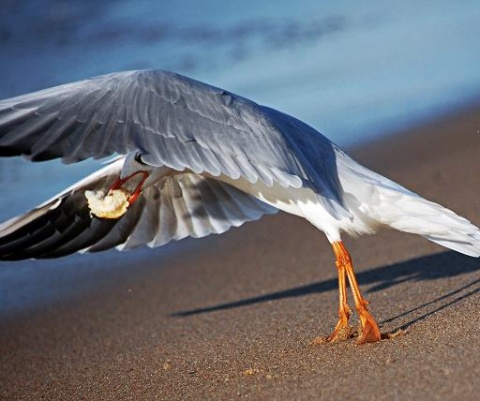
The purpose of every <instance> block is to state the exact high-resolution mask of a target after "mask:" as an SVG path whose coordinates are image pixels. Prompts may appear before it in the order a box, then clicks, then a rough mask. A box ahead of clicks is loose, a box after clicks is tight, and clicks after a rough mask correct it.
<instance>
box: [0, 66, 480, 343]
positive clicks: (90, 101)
mask: <svg viewBox="0 0 480 401" xmlns="http://www.w3.org/2000/svg"><path fill="white" fill-rule="evenodd" d="M0 156H24V157H26V158H27V159H29V160H31V161H34V162H36V161H44V160H50V159H55V158H61V160H62V161H63V162H64V163H66V164H69V163H75V162H79V161H81V160H85V159H88V158H93V159H101V160H106V159H107V158H108V159H109V163H108V164H106V165H104V166H102V167H101V168H100V169H99V170H98V171H96V172H94V173H93V174H91V175H89V176H87V177H86V178H84V179H82V180H80V181H79V182H77V183H75V184H74V185H73V186H71V187H70V188H67V189H66V190H64V191H63V192H61V193H60V194H58V195H56V196H55V197H53V198H52V199H50V200H48V201H47V202H45V203H43V204H42V205H40V206H38V207H36V208H35V209H33V210H31V211H29V212H27V213H25V214H23V215H20V216H17V217H14V218H12V219H11V220H8V221H7V222H5V223H3V224H1V225H0V260H20V259H27V258H54V257H60V256H64V255H68V254H71V253H74V252H97V251H102V250H106V249H109V248H117V249H119V250H127V249H131V248H135V247H139V246H142V245H147V246H149V247H156V246H160V245H163V244H166V243H167V242H169V241H171V240H180V239H182V238H185V237H189V236H190V237H195V238H198V237H205V236H207V235H209V234H212V233H216V234H219V233H223V232H225V231H227V230H228V229H229V228H231V227H238V226H240V225H242V224H243V223H245V222H248V221H253V220H257V219H259V218H260V217H261V216H262V215H266V214H274V213H276V212H277V211H278V210H282V211H284V212H287V213H290V214H293V215H296V216H299V217H303V218H304V219H306V220H308V221H309V222H310V223H311V224H313V225H314V226H315V227H316V228H318V229H319V230H320V231H323V232H324V233H325V235H326V237H327V239H328V241H329V242H330V243H331V246H332V249H333V253H334V256H335V265H336V268H337V272H338V284H339V312H338V314H339V318H338V323H337V324H336V326H335V328H334V330H333V332H332V333H331V334H330V335H329V336H328V337H326V338H325V340H326V341H327V342H337V341H343V340H346V339H348V338H351V337H352V336H353V331H352V330H353V329H352V327H351V326H350V325H349V318H350V317H351V314H352V310H351V309H350V307H349V304H348V300H347V283H348V285H349V286H350V289H351V292H352V295H353V301H354V304H355V309H356V311H357V314H358V317H359V322H360V327H359V330H358V333H357V343H359V344H361V343H366V342H375V341H379V340H380V339H381V338H382V335H381V333H380V330H379V327H378V324H377V323H376V321H375V319H374V317H373V315H372V314H371V313H370V311H369V310H368V306H367V305H368V302H367V301H366V299H365V298H364V297H363V295H362V293H361V291H360V288H359V285H358V283H357V279H356V276H355V272H354V269H353V262H352V258H351V256H350V254H349V252H348V250H347V249H346V247H345V245H344V243H343V242H342V234H348V235H350V236H353V237H358V236H360V235H364V234H374V233H375V232H376V231H377V230H378V229H380V228H383V227H387V228H393V229H396V230H400V231H404V232H408V233H414V234H418V235H421V236H423V237H425V238H427V239H428V240H430V241H433V242H436V243H438V244H440V245H443V246H445V247H447V248H451V249H453V250H456V251H458V252H461V253H463V254H466V255H470V256H473V257H479V256H480V230H479V229H478V228H477V227H476V226H474V225H473V224H471V223H470V222H469V221H468V220H466V219H465V218H463V217H460V216H458V215H456V214H455V213H454V212H452V211H450V210H448V209H446V208H444V207H442V206H440V205H439V204H436V203H433V202H430V201H428V200H426V199H424V198H422V197H420V196H419V195H417V194H415V193H413V192H411V191H409V190H408V189H406V188H404V187H403V186H401V185H399V184H397V183H395V182H393V181H391V180H389V179H388V178H385V177H383V176H381V175H379V174H377V173H375V172H373V171H371V170H369V169H367V168H366V167H363V166H362V165H360V164H358V163H357V162H356V161H354V160H353V159H352V158H350V157H349V156H348V155H347V154H346V153H345V152H344V151H343V150H341V149H340V148H339V147H338V146H336V145H335V144H334V143H332V142H331V141H330V140H329V139H327V138H326V137H325V136H323V135H322V134H320V133H319V132H318V131H317V130H315V129H314V128H312V127H310V126H309V125H307V124H305V123H303V122H302V121H300V120H298V119H296V118H294V117H291V116H289V115H287V114H284V113H282V112H279V111H277V110H274V109H272V108H269V107H266V106H262V105H259V104H257V103H255V102H253V101H251V100H248V99H246V98H244V97H241V96H238V95H235V94H233V93H231V92H229V91H226V90H223V89H220V88H217V87H214V86H210V85H208V84H205V83H202V82H199V81H196V80H193V79H191V78H187V77H185V76H182V75H179V74H176V73H173V72H168V71H161V70H139V71H127V72H117V73H112V74H108V75H102V76H99V77H95V78H92V79H88V80H83V81H78V82H74V83H69V84H65V85H61V86H57V87H53V88H50V89H45V90H42V91H38V92H34V93H30V94H26V95H23V96H17V97H13V98H10V99H6V100H2V101H0ZM272 235H274V234H273V233H272Z"/></svg>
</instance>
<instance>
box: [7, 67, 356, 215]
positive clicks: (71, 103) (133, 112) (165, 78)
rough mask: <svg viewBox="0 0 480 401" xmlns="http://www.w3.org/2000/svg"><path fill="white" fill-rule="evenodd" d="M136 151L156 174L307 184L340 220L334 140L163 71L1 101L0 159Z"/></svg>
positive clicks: (66, 158)
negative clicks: (158, 169) (160, 169)
mask: <svg viewBox="0 0 480 401" xmlns="http://www.w3.org/2000/svg"><path fill="white" fill-rule="evenodd" d="M132 151H134V152H139V153H140V154H141V160H142V161H143V162H145V163H147V164H150V165H153V166H164V165H166V166H168V167H171V168H173V169H175V170H184V169H188V170H191V171H193V172H196V173H200V172H207V173H209V174H211V175H214V176H218V175H220V174H224V175H227V176H229V177H231V178H234V179H236V178H239V177H240V176H243V177H245V178H246V179H247V180H249V181H250V182H255V181H257V180H258V179H260V180H262V181H264V182H265V183H266V184H267V185H270V186H271V185H272V183H273V181H276V182H278V183H279V184H280V185H282V186H285V187H286V186H292V187H297V188H299V187H301V186H310V187H311V188H313V189H314V190H315V191H316V192H317V193H318V194H319V196H321V197H322V199H323V200H325V207H327V208H329V209H330V211H331V212H332V214H333V215H335V216H338V217H344V216H346V215H348V212H347V211H346V210H345V209H344V208H343V205H342V194H341V189H340V187H339V184H338V178H337V176H336V173H335V171H336V170H335V152H334V151H333V148H332V145H331V143H330V141H329V140H328V139H326V138H325V137H324V136H322V135H321V134H320V133H318V132H317V131H316V130H314V129H313V128H311V127H309V126H307V125H306V124H303V123H301V122H300V121H298V120H296V119H294V118H293V117H290V116H287V115H285V114H282V113H280V112H277V111H275V110H272V109H268V108H266V107H263V106H260V105H257V104H256V103H254V102H252V101H250V100H248V99H245V98H242V97H240V96H237V95H234V94H232V93H229V92H227V91H224V90H222V89H219V88H215V87H212V86H209V85H207V84H203V83H201V82H198V81H195V80H192V79H189V78H186V77H183V76H181V75H178V74H174V73H170V72H165V71H148V70H147V71H130V72H121V73H114V74H109V75H104V76H100V77H97V78H93V79H90V80H85V81H80V82H75V83H71V84H66V85H62V86H58V87H54V88H51V89H47V90H43V91H40V92H36V93H32V94H28V95H24V96H19V97H15V98H11V99H7V100H4V101H0V156H12V155H23V156H26V157H28V158H30V159H31V160H33V161H41V160H47V159H52V158H58V157H60V158H62V160H63V161H64V162H66V163H72V162H76V161H79V160H83V159H86V158H89V157H93V158H104V157H107V156H109V155H111V154H114V153H118V154H127V153H130V152H132Z"/></svg>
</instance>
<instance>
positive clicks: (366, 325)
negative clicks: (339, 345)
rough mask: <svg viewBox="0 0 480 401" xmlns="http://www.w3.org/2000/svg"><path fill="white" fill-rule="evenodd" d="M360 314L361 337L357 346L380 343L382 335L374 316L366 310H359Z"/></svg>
mask: <svg viewBox="0 0 480 401" xmlns="http://www.w3.org/2000/svg"><path fill="white" fill-rule="evenodd" d="M358 313H359V316H360V329H359V332H360V336H359V337H358V340H357V344H365V343H373V342H376V341H380V340H381V339H382V335H381V333H380V329H379V328H378V324H377V322H376V321H375V319H374V318H373V316H372V315H371V314H370V313H369V312H368V311H367V310H366V309H364V310H359V311H358Z"/></svg>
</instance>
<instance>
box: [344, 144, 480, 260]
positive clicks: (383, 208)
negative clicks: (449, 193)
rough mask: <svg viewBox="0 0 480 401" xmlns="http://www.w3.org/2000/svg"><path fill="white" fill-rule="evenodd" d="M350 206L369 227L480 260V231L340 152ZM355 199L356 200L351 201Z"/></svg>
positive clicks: (345, 188) (461, 218)
mask: <svg viewBox="0 0 480 401" xmlns="http://www.w3.org/2000/svg"><path fill="white" fill-rule="evenodd" d="M337 163H338V168H339V176H340V180H341V184H342V187H343V189H344V192H345V193H346V194H348V195H349V196H346V198H345V199H346V201H347V203H348V202H350V204H349V207H350V209H351V210H353V211H354V214H355V216H356V217H357V218H359V219H360V220H362V221H364V222H365V223H366V224H367V225H370V226H372V225H375V224H377V225H378V226H387V227H391V228H394V229H396V230H399V231H404V232H408V233H412V234H418V235H421V236H423V237H425V238H426V239H428V240H430V241H433V242H435V243H437V244H440V245H442V246H445V247H447V248H450V249H453V250H455V251H457V252H460V253H463V254H465V255H469V256H474V257H480V229H479V228H478V227H476V226H475V225H473V224H472V223H471V222H470V221H468V220H467V219H466V218H464V217H461V216H459V215H457V214H455V213H454V212H452V211H451V210H449V209H447V208H445V207H443V206H441V205H439V204H438V203H435V202H431V201H429V200H427V199H424V198H422V197H421V196H419V195H417V194H415V193H413V192H411V191H409V190H408V189H406V188H404V187H402V186H401V185H399V184H397V183H396V182H394V181H392V180H389V179H388V178H385V177H383V176H381V175H380V174H377V173H375V172H373V171H371V170H369V169H367V168H365V167H363V166H361V165H360V164H358V163H356V162H355V161H354V160H352V159H351V158H350V157H348V156H347V155H346V154H344V153H342V152H337ZM349 199H353V201H349Z"/></svg>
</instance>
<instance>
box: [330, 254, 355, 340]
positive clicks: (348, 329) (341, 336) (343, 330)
mask: <svg viewBox="0 0 480 401" xmlns="http://www.w3.org/2000/svg"><path fill="white" fill-rule="evenodd" d="M335 263H336V266H337V270H338V294H339V306H340V307H339V311H338V323H337V325H336V326H335V329H334V330H333V333H332V334H330V335H329V336H328V337H327V341H328V342H336V341H345V340H347V339H348V338H349V337H350V336H351V334H352V329H353V328H352V326H350V325H349V324H348V319H349V318H350V314H351V312H352V311H351V309H350V307H349V306H348V303H347V283H346V281H345V280H346V275H345V264H344V263H340V262H339V260H338V258H337V260H336V262H335Z"/></svg>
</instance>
